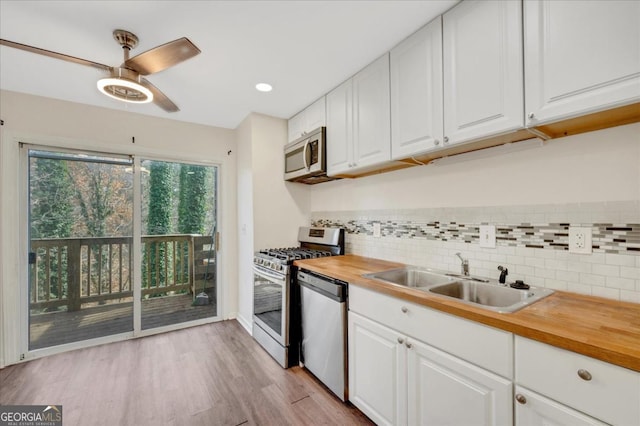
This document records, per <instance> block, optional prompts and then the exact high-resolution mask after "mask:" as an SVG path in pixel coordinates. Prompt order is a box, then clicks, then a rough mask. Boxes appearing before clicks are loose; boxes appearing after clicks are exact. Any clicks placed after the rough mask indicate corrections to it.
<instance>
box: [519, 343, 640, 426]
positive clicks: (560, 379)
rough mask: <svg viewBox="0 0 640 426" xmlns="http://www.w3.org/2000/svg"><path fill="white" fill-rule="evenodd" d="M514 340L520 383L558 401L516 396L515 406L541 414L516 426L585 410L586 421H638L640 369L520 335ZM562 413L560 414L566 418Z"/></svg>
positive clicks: (623, 424)
mask: <svg viewBox="0 0 640 426" xmlns="http://www.w3.org/2000/svg"><path fill="white" fill-rule="evenodd" d="M515 343H516V345H515V361H516V377H515V378H516V384H517V385H518V386H520V387H522V388H526V389H529V390H531V391H533V392H535V393H537V394H538V395H542V396H544V397H545V398H549V399H550V400H553V401H556V402H557V404H555V405H554V404H546V405H548V407H547V406H545V404H543V403H542V402H540V401H545V400H546V399H545V398H542V399H540V398H538V400H539V401H538V400H535V399H533V400H532V399H531V398H527V396H526V395H527V394H523V395H524V396H525V398H526V399H527V402H526V403H522V402H521V401H518V398H517V396H516V410H520V411H522V410H525V409H526V410H533V411H534V412H537V413H539V414H535V413H529V414H528V415H526V416H524V417H522V418H523V420H522V422H521V423H518V426H520V425H537V424H547V423H544V422H543V423H539V421H538V420H536V419H538V416H544V415H546V416H551V414H552V413H556V414H558V415H559V416H560V414H561V413H564V414H562V416H569V415H570V414H567V413H584V414H583V418H585V419H587V420H588V419H589V418H590V417H591V418H594V419H598V420H599V421H603V422H606V423H608V424H613V425H620V426H637V425H640V373H638V372H636V371H632V370H628V369H626V368H623V367H619V366H617V365H613V364H609V363H606V362H603V361H600V360H597V359H594V358H590V357H587V356H584V355H580V354H577V353H575V352H570V351H566V350H564V349H560V348H557V347H555V346H550V345H547V344H544V343H540V342H537V341H534V340H530V339H526V338H524V337H521V336H516V338H515ZM529 401H534V402H535V401H538V402H535V403H530V402H529ZM527 405H530V407H527ZM523 406H524V407H523ZM532 407H533V408H532ZM562 416H561V417H559V418H560V419H562V418H565V417H562ZM576 416H577V414H576ZM587 416H590V417H587ZM543 418H544V417H543ZM569 418H571V417H569ZM590 421H592V422H593V420H590ZM550 424H554V423H553V422H552V423H550ZM559 424H600V423H597V422H593V423H571V422H564V423H562V422H559Z"/></svg>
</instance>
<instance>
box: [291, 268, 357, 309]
mask: <svg viewBox="0 0 640 426" xmlns="http://www.w3.org/2000/svg"><path fill="white" fill-rule="evenodd" d="M296 278H297V282H298V284H299V285H300V286H302V287H306V288H308V289H309V290H313V291H315V292H316V293H319V294H321V295H323V296H325V297H328V298H330V299H333V300H335V301H338V302H345V301H346V300H347V283H346V282H344V281H340V280H338V279H335V278H330V277H325V276H322V275H317V274H313V273H309V272H307V271H298V274H297V275H296Z"/></svg>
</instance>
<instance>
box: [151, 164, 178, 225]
mask: <svg viewBox="0 0 640 426" xmlns="http://www.w3.org/2000/svg"><path fill="white" fill-rule="evenodd" d="M172 180H173V173H172V172H171V167H170V165H169V164H168V163H164V162H161V161H153V162H151V164H150V167H149V214H148V217H147V234H148V235H165V234H169V233H170V232H171V199H172V196H173V182H172Z"/></svg>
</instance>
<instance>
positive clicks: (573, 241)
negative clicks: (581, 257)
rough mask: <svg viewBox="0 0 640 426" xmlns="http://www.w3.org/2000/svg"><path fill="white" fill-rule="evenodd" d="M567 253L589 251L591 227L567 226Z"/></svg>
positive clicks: (585, 252) (584, 252) (588, 252)
mask: <svg viewBox="0 0 640 426" xmlns="http://www.w3.org/2000/svg"><path fill="white" fill-rule="evenodd" d="M569 253H581V254H590V253H591V228H590V227H581V226H570V227H569Z"/></svg>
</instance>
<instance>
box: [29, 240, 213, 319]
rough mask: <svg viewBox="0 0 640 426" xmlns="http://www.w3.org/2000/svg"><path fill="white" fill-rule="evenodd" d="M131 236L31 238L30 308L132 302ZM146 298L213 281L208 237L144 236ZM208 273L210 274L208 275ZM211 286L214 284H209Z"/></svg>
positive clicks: (144, 294)
mask: <svg viewBox="0 0 640 426" xmlns="http://www.w3.org/2000/svg"><path fill="white" fill-rule="evenodd" d="M132 241H133V239H132V238H131V237H100V238H60V239H34V240H31V252H32V253H33V254H32V255H31V260H32V265H31V271H30V272H31V274H30V275H31V276H30V281H31V282H30V307H31V309H32V310H48V309H54V308H58V307H61V306H66V307H67V310H68V311H77V310H80V309H81V307H82V305H83V304H87V303H95V302H98V303H104V302H106V301H120V300H121V301H130V300H131V297H132V296H133V290H132V289H133V287H132V285H131V280H132V274H131V271H132V270H133V255H132V245H131V243H132ZM142 253H143V256H142V271H141V272H142V276H141V278H142V297H152V296H160V295H165V294H169V293H171V292H174V293H185V292H192V293H193V292H194V291H195V290H196V288H200V286H198V285H196V284H197V280H198V278H201V279H202V280H204V282H205V283H207V281H209V282H210V281H211V276H212V275H214V272H215V271H214V270H215V265H214V267H213V268H212V269H213V270H212V271H209V268H207V272H208V273H206V274H203V272H202V271H203V267H204V266H205V265H206V262H213V259H212V253H213V252H212V246H211V237H210V236H201V235H189V234H186V235H185V234H181V235H153V236H143V237H142ZM205 275H208V276H205ZM207 285H209V286H210V284H207Z"/></svg>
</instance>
